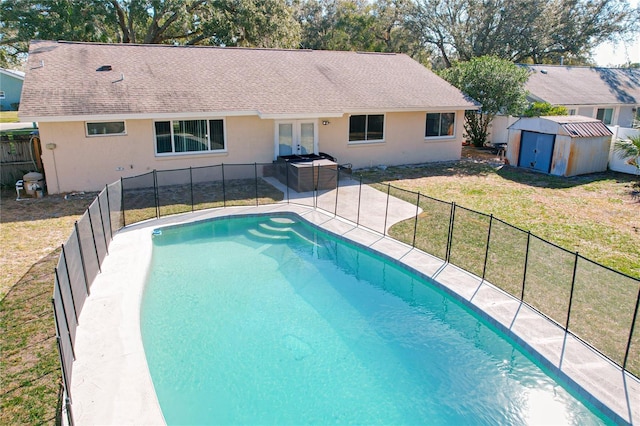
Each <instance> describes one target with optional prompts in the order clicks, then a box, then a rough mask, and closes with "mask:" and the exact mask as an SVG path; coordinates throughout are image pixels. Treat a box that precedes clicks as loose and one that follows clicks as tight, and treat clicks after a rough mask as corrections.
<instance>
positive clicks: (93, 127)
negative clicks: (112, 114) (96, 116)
mask: <svg viewBox="0 0 640 426" xmlns="http://www.w3.org/2000/svg"><path fill="white" fill-rule="evenodd" d="M86 125H87V136H113V135H126V134H127V133H126V130H125V127H124V121H100V122H95V123H86Z"/></svg>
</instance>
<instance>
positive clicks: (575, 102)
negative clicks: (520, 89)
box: [522, 65, 640, 127]
mask: <svg viewBox="0 0 640 426" xmlns="http://www.w3.org/2000/svg"><path fill="white" fill-rule="evenodd" d="M522 66H523V67H525V68H527V69H529V71H530V75H529V80H528V81H527V83H526V89H527V90H528V91H529V100H530V101H532V102H534V101H535V102H548V103H550V104H552V105H558V106H565V107H566V108H567V109H568V110H569V115H582V116H585V117H591V118H597V119H598V120H601V121H602V122H604V124H606V125H610V126H620V127H632V126H633V120H634V117H635V115H636V113H637V111H638V106H640V68H593V67H571V66H560V65H522Z"/></svg>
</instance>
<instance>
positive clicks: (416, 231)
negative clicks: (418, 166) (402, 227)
mask: <svg viewBox="0 0 640 426" xmlns="http://www.w3.org/2000/svg"><path fill="white" fill-rule="evenodd" d="M419 211H420V191H418V199H417V200H416V218H415V220H414V221H413V242H412V243H411V247H413V248H415V247H416V234H417V233H418V215H419V214H420V213H419Z"/></svg>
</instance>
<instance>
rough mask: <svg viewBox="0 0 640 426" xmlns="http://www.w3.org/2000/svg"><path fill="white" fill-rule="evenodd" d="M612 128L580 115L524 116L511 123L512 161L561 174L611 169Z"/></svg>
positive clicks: (507, 153) (510, 155)
mask: <svg viewBox="0 0 640 426" xmlns="http://www.w3.org/2000/svg"><path fill="white" fill-rule="evenodd" d="M611 135H612V133H611V131H610V130H609V128H607V126H605V125H604V123H602V121H600V120H598V119H596V118H591V117H582V116H579V115H563V116H546V117H523V118H521V119H519V120H518V121H516V122H515V123H513V124H512V125H511V126H509V143H508V145H507V152H506V158H507V160H508V161H509V164H513V165H514V166H518V167H523V168H527V169H532V170H537V171H540V172H543V173H549V174H552V175H557V176H575V175H581V174H586V173H595V172H603V171H605V170H607V163H608V161H609V149H610V146H611Z"/></svg>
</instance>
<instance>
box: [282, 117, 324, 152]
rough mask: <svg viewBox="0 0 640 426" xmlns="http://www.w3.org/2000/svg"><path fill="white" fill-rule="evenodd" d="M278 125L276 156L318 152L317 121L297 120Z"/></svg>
mask: <svg viewBox="0 0 640 426" xmlns="http://www.w3.org/2000/svg"><path fill="white" fill-rule="evenodd" d="M276 126H277V132H276V133H277V134H276V157H277V156H284V155H304V154H316V153H317V149H316V125H315V122H313V121H311V122H309V121H307V122H304V121H301V120H297V121H290V122H281V123H277V124H276Z"/></svg>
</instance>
